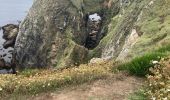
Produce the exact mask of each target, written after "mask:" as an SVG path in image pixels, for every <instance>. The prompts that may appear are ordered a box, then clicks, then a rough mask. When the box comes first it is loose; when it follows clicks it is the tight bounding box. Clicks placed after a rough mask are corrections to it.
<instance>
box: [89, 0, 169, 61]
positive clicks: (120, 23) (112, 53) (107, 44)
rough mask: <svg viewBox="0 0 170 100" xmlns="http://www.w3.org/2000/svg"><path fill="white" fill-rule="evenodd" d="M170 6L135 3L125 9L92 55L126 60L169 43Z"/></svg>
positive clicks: (155, 0) (155, 1)
mask: <svg viewBox="0 0 170 100" xmlns="http://www.w3.org/2000/svg"><path fill="white" fill-rule="evenodd" d="M169 4H170V1H168V0H151V1H148V0H132V1H131V2H130V3H129V4H127V6H122V7H121V11H120V12H119V14H118V15H117V16H115V17H113V18H112V21H111V23H110V26H109V30H108V34H107V36H106V37H105V38H104V39H103V40H102V41H101V42H100V44H99V46H98V47H97V48H96V49H94V50H93V51H91V55H92V56H96V57H102V58H108V59H109V58H115V59H117V60H124V59H127V58H132V57H134V56H139V55H142V54H144V53H145V52H148V51H152V50H154V49H156V48H159V47H161V46H164V45H167V44H169V41H168V39H169V35H170V30H169V24H170V22H169V21H170V20H169V18H170V14H169V12H170V9H169V7H168V6H169ZM96 51H98V52H96ZM91 55H90V56H91Z"/></svg>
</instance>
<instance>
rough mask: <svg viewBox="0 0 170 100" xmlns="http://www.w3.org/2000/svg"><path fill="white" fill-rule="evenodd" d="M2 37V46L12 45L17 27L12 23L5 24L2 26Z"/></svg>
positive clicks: (16, 33)
mask: <svg viewBox="0 0 170 100" xmlns="http://www.w3.org/2000/svg"><path fill="white" fill-rule="evenodd" d="M2 30H3V38H4V39H5V40H6V41H5V43H4V44H3V47H4V48H5V49H6V48H8V47H14V44H15V40H16V37H17V35H18V31H19V27H18V25H14V24H7V25H5V26H3V27H2Z"/></svg>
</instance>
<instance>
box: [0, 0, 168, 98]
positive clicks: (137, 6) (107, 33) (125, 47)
mask: <svg viewBox="0 0 170 100" xmlns="http://www.w3.org/2000/svg"><path fill="white" fill-rule="evenodd" d="M169 5H170V1H169V0H151V1H150V0H80V1H79V0H70V1H68V0H62V1H61V0H50V1H49V0H48V1H47V0H37V1H35V2H34V5H33V7H32V8H31V10H30V12H29V13H28V15H27V17H26V18H25V20H24V21H23V22H22V24H21V25H20V31H19V35H18V37H17V40H16V44H15V52H16V59H17V62H18V65H19V68H37V67H38V68H40V67H48V66H51V67H57V68H66V69H60V70H25V71H23V72H21V73H19V75H17V76H14V75H1V76H0V79H1V80H0V95H1V96H2V97H3V96H5V97H11V95H12V97H15V96H17V95H18V94H20V95H35V94H39V93H42V92H46V91H52V90H56V89H57V88H61V87H64V86H68V85H77V84H82V83H85V82H92V81H94V80H97V79H103V78H106V77H109V76H110V75H111V76H112V75H113V76H114V73H116V72H118V73H119V71H122V70H123V71H126V72H128V73H130V75H136V76H140V77H141V76H142V77H144V76H145V75H147V74H151V73H152V74H151V75H153V76H152V77H156V76H157V74H155V72H154V71H155V70H157V69H159V67H160V66H158V68H157V67H156V69H153V71H152V72H150V70H149V69H150V68H151V67H153V66H154V64H153V63H151V62H152V61H159V60H160V59H161V58H162V57H166V56H168V55H169V52H170V46H169V42H170V41H169V35H170V28H169V26H170V9H169ZM95 13H97V14H98V15H100V17H101V18H102V21H95V22H96V23H97V24H96V23H93V21H91V20H90V19H89V15H91V14H92V15H93V14H95ZM99 19H100V18H99ZM94 27H95V28H94ZM94 30H97V31H95V32H94ZM91 34H93V35H91ZM94 34H95V35H94ZM92 36H94V37H95V39H93V37H92ZM88 43H92V44H88ZM94 57H100V58H101V59H100V58H98V59H97V58H96V59H92V60H91V62H90V63H89V64H81V63H87V61H88V60H89V59H91V58H94ZM115 60H116V61H118V62H115ZM120 60H121V61H122V62H124V61H126V60H127V61H128V62H126V63H123V64H122V63H120V62H119V61H120ZM101 62H102V63H101ZM166 64H167V63H166ZM75 65H77V66H75ZM79 65H80V66H79ZM156 66H157V65H156ZM68 67H73V68H68ZM160 71H161V72H162V69H160ZM161 74H163V75H164V73H161ZM128 75H129V74H128ZM159 75H160V74H159ZM168 75H169V74H168ZM166 76H167V75H166ZM150 77H151V76H150ZM150 77H149V82H150V83H151V84H154V83H152V80H150ZM152 77H151V78H152ZM167 78H169V76H168V77H166V79H167ZM159 79H160V80H161V84H156V87H154V85H152V86H153V87H154V88H155V89H154V90H152V89H153V87H152V86H150V87H149V88H148V89H149V90H148V91H151V92H149V93H148V96H149V97H150V98H151V97H153V96H154V97H156V98H159V97H160V96H159V95H157V94H156V93H155V92H154V91H157V92H158V93H160V92H161V93H162V90H159V88H157V86H158V87H159V85H161V88H163V87H164V86H166V87H167V90H168V88H169V87H168V85H169V83H168V81H167V80H165V81H166V82H165V83H162V81H164V79H163V78H162V77H161V78H159ZM160 80H158V83H159V81H160ZM162 84H167V85H162ZM163 89H164V88H163ZM133 92H134V91H133ZM24 93H25V94H24ZM168 93H169V91H168ZM163 95H165V96H167V94H166V93H165V94H163ZM161 96H162V95H161ZM165 96H162V97H160V98H164V97H165ZM142 98H145V95H144V94H142ZM137 100H138V99H137Z"/></svg>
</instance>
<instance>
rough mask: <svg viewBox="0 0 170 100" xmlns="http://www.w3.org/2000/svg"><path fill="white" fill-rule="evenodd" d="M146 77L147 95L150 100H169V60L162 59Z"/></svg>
mask: <svg viewBox="0 0 170 100" xmlns="http://www.w3.org/2000/svg"><path fill="white" fill-rule="evenodd" d="M150 72H151V73H152V74H151V75H148V76H147V83H148V89H147V94H148V96H149V98H150V99H151V100H170V59H169V58H166V59H165V58H163V59H161V61H160V62H159V63H158V64H156V65H155V66H154V67H153V68H150Z"/></svg>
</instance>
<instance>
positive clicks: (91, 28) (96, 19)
mask: <svg viewBox="0 0 170 100" xmlns="http://www.w3.org/2000/svg"><path fill="white" fill-rule="evenodd" d="M85 20H86V25H85V26H86V28H87V30H86V31H87V34H88V36H87V38H86V42H85V47H86V48H88V49H89V50H91V49H94V48H95V47H96V46H97V45H98V43H99V41H100V37H101V28H102V17H101V16H100V15H99V14H98V13H93V14H89V15H86V18H85Z"/></svg>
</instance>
